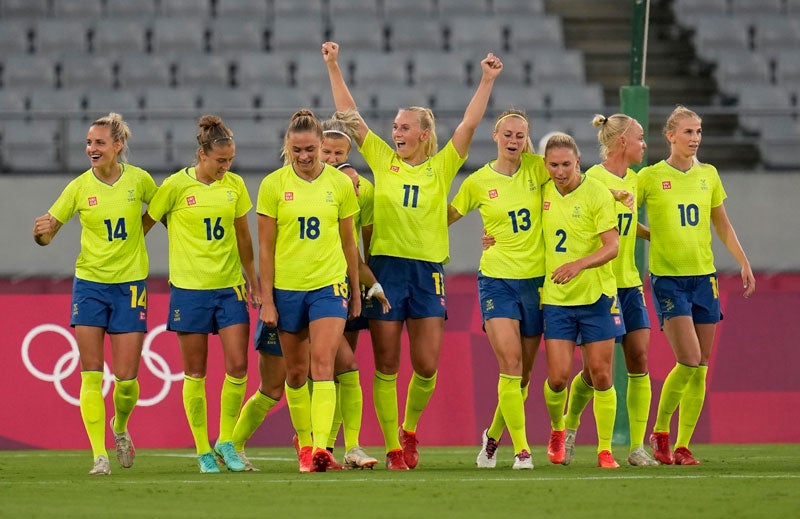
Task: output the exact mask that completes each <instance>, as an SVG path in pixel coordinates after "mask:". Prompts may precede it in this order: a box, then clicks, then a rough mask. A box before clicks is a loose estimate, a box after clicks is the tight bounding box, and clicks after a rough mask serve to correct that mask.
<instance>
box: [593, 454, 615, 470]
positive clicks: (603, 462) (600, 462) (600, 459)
mask: <svg viewBox="0 0 800 519" xmlns="http://www.w3.org/2000/svg"><path fill="white" fill-rule="evenodd" d="M597 466H598V467H600V468H601V469H618V468H619V463H617V460H615V459H614V456H612V455H611V451H600V452H599V453H597Z"/></svg>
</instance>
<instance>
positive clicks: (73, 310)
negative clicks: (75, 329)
mask: <svg viewBox="0 0 800 519" xmlns="http://www.w3.org/2000/svg"><path fill="white" fill-rule="evenodd" d="M72 315H78V303H75V304H73V305H72Z"/></svg>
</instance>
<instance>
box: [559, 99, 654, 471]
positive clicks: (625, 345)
mask: <svg viewBox="0 0 800 519" xmlns="http://www.w3.org/2000/svg"><path fill="white" fill-rule="evenodd" d="M592 124H593V125H594V126H595V127H599V128H600V130H599V131H598V133H597V138H598V141H599V142H600V156H601V158H602V159H603V162H602V163H601V164H597V165H595V166H592V167H591V168H589V169H588V170H587V171H586V176H587V177H592V178H596V179H597V180H599V181H600V182H602V183H603V184H604V185H605V186H607V187H608V188H609V189H610V190H611V191H612V192H614V191H625V192H627V193H631V194H632V195H633V197H634V198H635V196H636V185H637V176H636V172H634V171H633V170H632V169H630V167H631V166H633V165H635V164H639V163H641V162H642V159H643V157H644V150H645V149H646V148H647V144H646V143H645V141H644V130H643V129H642V126H641V125H640V124H639V123H638V122H637V121H636V120H635V119H633V118H632V117H630V116H628V115H625V114H614V115H612V116H610V117H605V116H603V115H596V116H595V117H594V120H593V121H592ZM615 208H616V212H617V227H618V231H619V253H618V254H617V257H616V258H615V259H613V260H612V261H611V267H612V269H613V271H614V277H615V279H616V281H617V294H618V298H619V307H620V310H621V311H622V319H623V321H624V322H625V335H624V336H623V337H622V338H621V341H620V342H621V343H622V351H623V353H624V355H625V365H626V368H627V371H628V394H627V407H628V418H629V424H630V454H629V456H628V463H629V464H630V465H634V466H648V465H658V463H657V462H656V461H655V460H654V459H653V458H651V457H650V455H649V454H647V452H645V450H644V447H643V446H642V444H643V442H644V434H645V429H646V427H647V418H648V416H649V413H650V397H651V389H650V375H649V373H648V371H647V349H648V346H649V344H650V319H649V317H648V316H647V308H646V306H645V302H644V291H643V290H642V280H641V278H640V276H639V270H638V269H637V268H636V251H635V248H636V237H637V235H639V236H642V237H647V231H648V230H647V228H646V227H644V226H641V225H639V221H638V220H639V219H638V214H637V211H636V208H635V206H634V207H628V206H626V205H625V204H624V203H622V202H617V203H616V204H615ZM584 358H585V356H584ZM593 394H594V388H593V386H592V376H591V373H590V372H589V369H588V366H584V369H583V371H582V372H580V373H578V374H577V375H575V378H574V379H573V380H572V383H571V384H570V390H569V402H568V404H567V415H566V416H565V418H564V421H565V424H566V427H567V429H566V431H567V432H566V437H565V441H564V448H565V456H564V461H563V462H562V463H563V464H564V465H569V464H570V462H571V461H572V457H573V454H574V448H575V437H576V435H577V431H578V426H579V425H580V420H581V414H582V413H583V410H584V409H585V408H586V405H587V404H588V403H589V400H591V398H592V396H593Z"/></svg>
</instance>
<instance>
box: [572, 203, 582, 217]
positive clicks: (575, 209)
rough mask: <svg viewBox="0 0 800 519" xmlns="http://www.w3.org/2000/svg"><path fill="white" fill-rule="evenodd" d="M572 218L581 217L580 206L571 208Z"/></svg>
mask: <svg viewBox="0 0 800 519" xmlns="http://www.w3.org/2000/svg"><path fill="white" fill-rule="evenodd" d="M572 217H573V218H580V217H581V206H579V205H576V206H574V207H573V208H572Z"/></svg>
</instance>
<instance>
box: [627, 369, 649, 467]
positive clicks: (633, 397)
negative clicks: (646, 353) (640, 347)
mask: <svg viewBox="0 0 800 519" xmlns="http://www.w3.org/2000/svg"><path fill="white" fill-rule="evenodd" d="M650 400H652V389H651V388H650V375H649V374H648V373H641V374H635V373H628V396H627V397H626V404H627V406H628V422H629V424H630V435H631V452H632V451H633V450H634V449H637V448H639V447H641V446H642V443H643V442H644V434H645V430H646V429H647V419H648V417H649V415H650Z"/></svg>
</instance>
